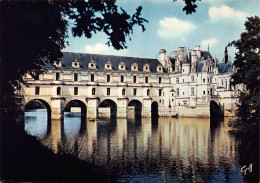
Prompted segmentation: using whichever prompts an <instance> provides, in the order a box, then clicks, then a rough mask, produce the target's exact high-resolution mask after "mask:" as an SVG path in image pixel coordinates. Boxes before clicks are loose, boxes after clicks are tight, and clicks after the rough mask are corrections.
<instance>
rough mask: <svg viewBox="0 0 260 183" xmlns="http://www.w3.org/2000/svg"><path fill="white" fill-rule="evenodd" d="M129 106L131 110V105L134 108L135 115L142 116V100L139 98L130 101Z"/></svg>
mask: <svg viewBox="0 0 260 183" xmlns="http://www.w3.org/2000/svg"><path fill="white" fill-rule="evenodd" d="M127 107H128V110H131V109H129V107H133V109H132V110H134V116H135V117H142V102H140V101H139V100H137V99H133V100H131V101H130V102H129V103H128V105H127Z"/></svg>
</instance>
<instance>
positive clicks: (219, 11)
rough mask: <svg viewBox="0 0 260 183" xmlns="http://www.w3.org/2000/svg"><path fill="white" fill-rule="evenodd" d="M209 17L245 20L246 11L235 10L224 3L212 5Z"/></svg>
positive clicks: (212, 18)
mask: <svg viewBox="0 0 260 183" xmlns="http://www.w3.org/2000/svg"><path fill="white" fill-rule="evenodd" d="M208 13H209V18H210V20H212V21H219V20H226V19H228V20H233V21H237V20H238V21H245V18H246V13H244V12H242V11H237V10H234V9H232V8H230V7H228V6H225V5H222V6H221V7H219V8H217V7H211V8H210V9H209V12H208Z"/></svg>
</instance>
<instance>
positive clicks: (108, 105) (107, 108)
mask: <svg viewBox="0 0 260 183" xmlns="http://www.w3.org/2000/svg"><path fill="white" fill-rule="evenodd" d="M116 113H117V106H116V103H115V102H114V101H113V100H110V99H106V100H103V101H102V102H101V103H100V104H99V106H98V118H116Z"/></svg>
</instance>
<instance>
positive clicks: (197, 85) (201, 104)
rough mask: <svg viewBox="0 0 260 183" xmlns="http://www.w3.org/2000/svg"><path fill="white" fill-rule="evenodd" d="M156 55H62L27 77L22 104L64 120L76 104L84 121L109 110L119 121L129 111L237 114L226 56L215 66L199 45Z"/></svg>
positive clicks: (230, 70)
mask: <svg viewBox="0 0 260 183" xmlns="http://www.w3.org/2000/svg"><path fill="white" fill-rule="evenodd" d="M225 53H226V54H227V50H226V52H225ZM159 54H160V58H159V60H157V59H153V58H139V57H124V56H113V55H100V54H88V53H71V52H63V58H62V59H61V60H60V61H56V62H55V63H54V65H46V72H45V73H44V74H41V75H40V77H39V79H38V80H34V79H33V78H32V77H31V76H30V75H29V74H27V75H26V76H25V78H24V79H25V80H26V81H27V82H28V83H29V84H30V85H29V86H25V85H24V86H23V87H22V91H21V93H22V95H23V96H24V99H25V104H26V103H28V102H29V101H31V100H40V101H42V102H43V103H44V104H45V105H46V106H47V109H48V111H49V114H50V115H51V118H53V119H59V118H62V116H63V114H64V108H65V107H66V105H67V104H68V103H70V102H71V101H76V102H79V104H80V106H81V108H82V109H83V113H86V117H87V118H97V117H100V116H104V113H107V112H104V111H107V109H108V108H110V109H111V110H108V113H109V111H110V113H109V115H114V116H117V117H127V116H128V113H129V111H131V110H134V113H135V114H138V115H139V116H142V117H151V115H154V113H156V114H158V115H159V116H176V115H179V116H190V117H192V116H193V117H209V116H210V109H211V108H215V109H219V111H222V112H224V115H226V116H233V115H234V114H235V109H236V104H235V103H236V102H238V94H239V90H238V89H239V88H238V87H233V86H232V87H231V85H230V76H231V74H232V73H233V72H234V68H233V67H232V64H231V63H230V62H229V61H228V60H227V58H228V56H227V55H225V57H224V60H225V62H224V63H217V60H214V59H213V58H212V56H211V55H210V53H209V52H208V51H202V50H200V46H195V49H194V50H188V51H185V50H184V47H179V48H178V52H177V51H173V52H172V53H171V54H170V55H169V56H166V51H165V50H164V49H162V50H160V52H159ZM211 112H212V111H211Z"/></svg>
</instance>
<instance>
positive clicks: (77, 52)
mask: <svg viewBox="0 0 260 183" xmlns="http://www.w3.org/2000/svg"><path fill="white" fill-rule="evenodd" d="M61 52H66V53H79V54H89V55H103V56H114V57H127V58H139V59H155V60H158V59H157V58H148V57H136V56H134V57H133V56H123V55H109V54H101V53H82V52H73V51H61Z"/></svg>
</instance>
